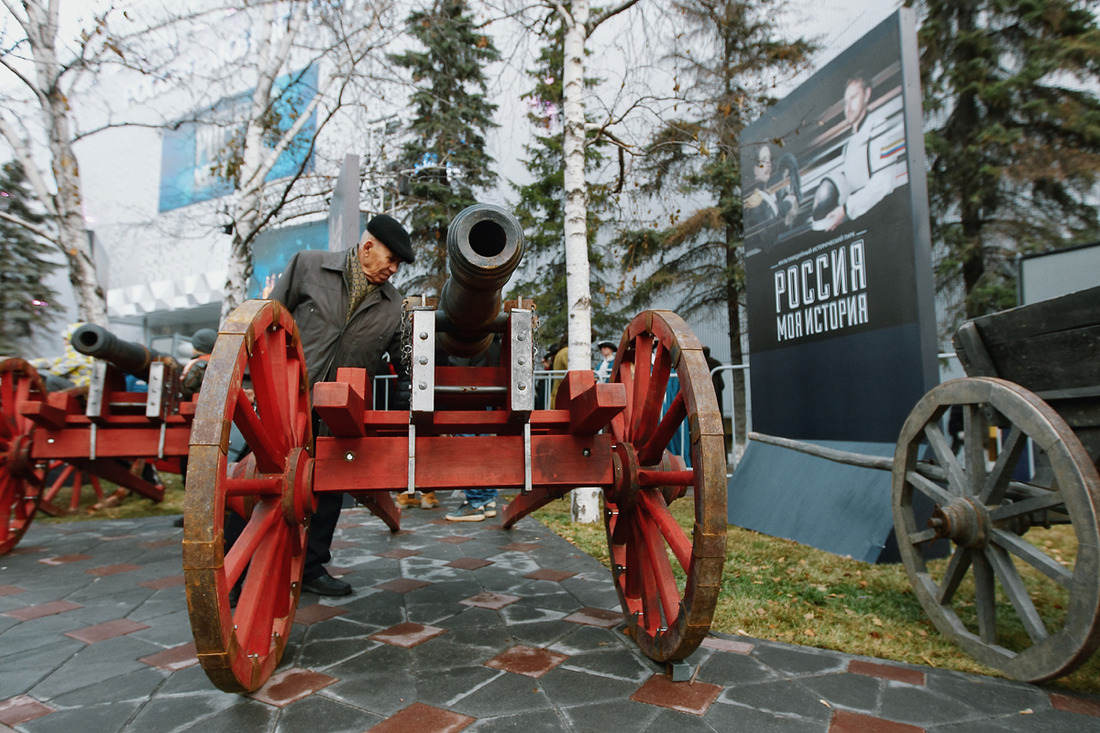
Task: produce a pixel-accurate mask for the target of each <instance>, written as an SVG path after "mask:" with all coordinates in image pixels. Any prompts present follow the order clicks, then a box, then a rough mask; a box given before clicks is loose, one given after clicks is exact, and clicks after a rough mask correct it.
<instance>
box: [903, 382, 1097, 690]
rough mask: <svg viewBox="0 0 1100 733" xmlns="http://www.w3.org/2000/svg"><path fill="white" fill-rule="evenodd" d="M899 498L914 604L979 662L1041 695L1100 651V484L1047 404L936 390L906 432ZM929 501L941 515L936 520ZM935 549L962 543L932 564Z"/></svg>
mask: <svg viewBox="0 0 1100 733" xmlns="http://www.w3.org/2000/svg"><path fill="white" fill-rule="evenodd" d="M955 406H957V407H958V408H959V410H961V412H962V439H961V441H956V442H955V444H954V445H953V444H952V436H951V435H949V434H947V433H946V432H945V426H944V423H945V422H949V421H948V420H947V417H948V411H949V410H950V408H952V407H955ZM995 427H996V428H998V429H997V430H993V428H995ZM892 491H893V496H892V501H893V510H894V526H895V531H896V533H897V538H898V545H899V547H900V550H901V556H902V560H903V562H904V563H905V569H906V572H907V573H908V575H909V581H910V583H911V584H912V586H913V591H914V593H915V594H916V597H917V598H918V599H919V600H920V602H921V605H922V606H923V607H924V610H925V612H926V613H927V614H928V615H929V617H930V618H931V620H932V622H933V623H934V624H935V625H936V628H938V629H939V630H940V631H941V632H942V633H943V634H945V635H947V636H949V637H951V638H952V639H953V640H954V641H955V642H956V643H958V644H959V646H960V647H962V648H963V649H964V650H965V651H966V652H967V653H968V654H970V655H971V656H973V657H974V658H975V659H977V660H978V661H979V662H981V663H983V664H985V665H987V666H989V667H993V668H995V669H998V670H1000V671H1002V672H1003V673H1004V674H1005V675H1007V676H1009V677H1013V678H1015V679H1020V680H1028V681H1033V682H1037V681H1042V680H1049V679H1052V678H1054V677H1058V676H1061V675H1064V674H1067V673H1069V672H1070V671H1072V670H1073V669H1074V668H1076V667H1077V666H1079V665H1080V664H1082V663H1083V662H1084V661H1086V660H1087V659H1088V658H1089V657H1090V656H1091V655H1092V653H1093V652H1094V651H1095V650H1096V648H1097V646H1098V645H1100V589H1098V585H1100V536H1098V529H1097V513H1096V507H1097V500H1098V497H1100V479H1098V477H1097V473H1096V468H1095V466H1094V465H1093V464H1092V462H1091V461H1090V459H1089V457H1088V454H1087V453H1086V451H1085V449H1084V448H1083V447H1082V445H1081V442H1080V441H1079V440H1078V438H1077V436H1076V435H1075V434H1074V432H1073V431H1072V430H1071V429H1070V428H1069V427H1068V426H1067V425H1066V423H1065V421H1064V420H1062V418H1061V417H1060V416H1059V415H1058V414H1057V413H1056V412H1055V411H1054V410H1053V409H1052V408H1051V407H1050V406H1049V405H1048V404H1047V403H1045V402H1043V401H1042V400H1041V399H1040V398H1038V397H1037V396H1036V395H1035V394H1033V393H1032V392H1029V391H1028V390H1026V389H1024V388H1023V387H1020V386H1019V385H1017V384H1014V383H1012V382H1007V381H1004V380H1001V379H994V378H986V377H980V378H968V379H957V380H954V381H951V382H946V383H944V384H941V385H939V386H938V387H936V388H935V389H933V390H932V391H931V392H929V393H928V394H926V395H925V396H924V397H923V398H922V399H921V401H920V402H918V403H917V405H916V407H914V408H913V411H912V412H911V413H910V415H909V418H908V420H907V421H906V423H905V425H904V427H903V428H902V432H901V436H900V437H899V439H898V444H897V448H896V452H895V454H894V471H893V489H892ZM919 497H925V500H924V501H923V504H925V505H926V506H927V505H928V504H932V505H934V510H933V513H932V516H931V518H930V519H927V520H924V517H926V516H927V509H925V510H924V511H921V510H920V508H919V505H920V504H921V503H922V501H921V500H920V498H919ZM918 517H919V518H920V519H918ZM935 542H949V543H950V544H951V549H952V554H951V556H950V557H949V558H947V559H940V560H929V559H927V558H926V554H929V553H926V552H925V548H926V547H927V546H928V545H930V544H932V543H935Z"/></svg>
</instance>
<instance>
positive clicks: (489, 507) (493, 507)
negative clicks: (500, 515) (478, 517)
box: [481, 501, 497, 519]
mask: <svg viewBox="0 0 1100 733" xmlns="http://www.w3.org/2000/svg"><path fill="white" fill-rule="evenodd" d="M481 508H482V509H483V510H485V518H486V519H492V518H493V517H495V516H496V515H497V503H496V502H495V501H489V502H486V503H485V505H484V506H483V507H481Z"/></svg>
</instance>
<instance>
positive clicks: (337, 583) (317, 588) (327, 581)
mask: <svg viewBox="0 0 1100 733" xmlns="http://www.w3.org/2000/svg"><path fill="white" fill-rule="evenodd" d="M302 590H304V591H306V592H307V593H316V594H317V595H319V596H347V595H351V584H350V583H345V582H344V581H342V580H339V579H337V578H334V577H332V576H331V575H329V574H328V573H323V574H321V575H318V576H317V577H316V578H310V579H309V580H303V581H302Z"/></svg>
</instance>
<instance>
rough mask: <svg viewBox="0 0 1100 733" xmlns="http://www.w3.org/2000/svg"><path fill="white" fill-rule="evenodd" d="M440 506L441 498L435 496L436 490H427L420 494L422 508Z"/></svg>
mask: <svg viewBox="0 0 1100 733" xmlns="http://www.w3.org/2000/svg"><path fill="white" fill-rule="evenodd" d="M437 506H439V499H437V498H435V492H434V491H425V492H422V493H421V494H420V508H421V509H435V508H436V507H437Z"/></svg>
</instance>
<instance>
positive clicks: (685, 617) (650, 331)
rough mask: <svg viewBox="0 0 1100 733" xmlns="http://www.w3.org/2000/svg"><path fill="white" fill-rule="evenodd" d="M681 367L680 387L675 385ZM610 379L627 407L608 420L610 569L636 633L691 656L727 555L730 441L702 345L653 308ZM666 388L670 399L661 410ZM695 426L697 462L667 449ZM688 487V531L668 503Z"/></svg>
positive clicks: (658, 654) (666, 656) (625, 341)
mask: <svg viewBox="0 0 1100 733" xmlns="http://www.w3.org/2000/svg"><path fill="white" fill-rule="evenodd" d="M673 370H675V372H676V376H677V377H678V378H679V380H678V383H679V386H678V388H677V389H675V391H672V390H669V384H670V383H673V384H675V382H672V380H671V373H672V371H673ZM611 381H613V382H620V383H622V384H623V385H624V386H625V387H626V394H627V406H626V410H624V411H623V412H622V413H621V414H620V415H619V416H617V417H616V418H615V419H614V420H613V421H612V422H611V426H610V427H611V432H612V434H613V436H614V438H615V448H614V453H613V460H614V464H615V485H614V486H613V487H612V488H611V489H609V490H608V491H607V492H606V493H605V495H604V505H605V506H604V518H605V525H606V528H607V540H608V546H609V548H610V551H611V564H612V576H613V578H614V581H615V588H616V590H617V591H618V594H619V601H620V603H621V604H622V608H623V613H624V615H625V616H626V620H627V624H628V626H629V630H630V633H631V635H632V636H633V637H634V639H635V641H636V642H637V643H638V646H639V647H640V648H641V650H642V652H644V653H645V654H646V655H647V656H649V657H651V658H652V659H654V660H656V661H659V662H665V661H671V660H680V659H684V658H685V657H687V656H688V655H689V654H691V653H692V652H693V651H695V649H696V648H698V646H699V644H700V643H701V642H702V641H703V639H704V638H705V637H706V635H707V632H708V631H710V623H711V620H712V618H713V617H714V606H715V603H716V602H717V600H718V591H719V589H720V587H721V583H722V565H723V563H724V562H725V558H726V443H725V437H724V435H723V432H722V416H721V413H720V412H719V409H718V400H717V398H716V397H715V394H714V385H713V383H712V381H711V378H710V371H709V369H708V368H707V362H706V359H705V358H704V357H703V349H702V346H701V344H700V343H699V341H698V339H696V338H695V335H694V334H693V333H692V332H691V330H690V329H689V328H688V326H687V324H686V323H684V321H683V320H682V319H680V317H679V316H677V315H675V314H673V313H669V312H667V311H646V312H644V313H642V314H640V315H638V316H637V317H636V318H635V319H634V320H633V321H632V322H631V323H630V325H629V326H628V327H627V330H626V333H625V334H624V335H623V338H622V341H621V342H620V344H619V349H618V351H617V352H616V358H615V366H614V367H613V369H612V376H611ZM666 393H671V394H669V395H668V396H669V397H670V398H671V401H670V403H669V406H668V408H667V410H664V409H663V407H664V405H665V399H666ZM681 426H684V427H686V428H688V431H687V432H688V436H687V437H686V438H685V440H689V441H690V446H691V453H690V455H691V467H690V468H687V467H685V466H684V465H683V461H682V460H681V459H680V458H679V457H678V456H672V455H670V454H669V453H668V451H667V450H666V448H667V446H668V444H669V442H670V440H672V439H673V437H674V436H675V435H676V434H677V433H678V431H679V430H680V427H681ZM689 489H690V493H691V496H692V498H693V499H694V524H693V529H692V535H691V536H690V537H689V536H688V535H687V534H686V533H685V532H684V530H683V529H682V528H681V527H680V525H679V524H678V523H677V521H676V518H675V517H674V516H673V512H672V510H671V509H670V505H671V504H673V503H674V502H676V501H678V500H680V499H681V498H683V497H685V496H686V495H687V493H688V490H689Z"/></svg>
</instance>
